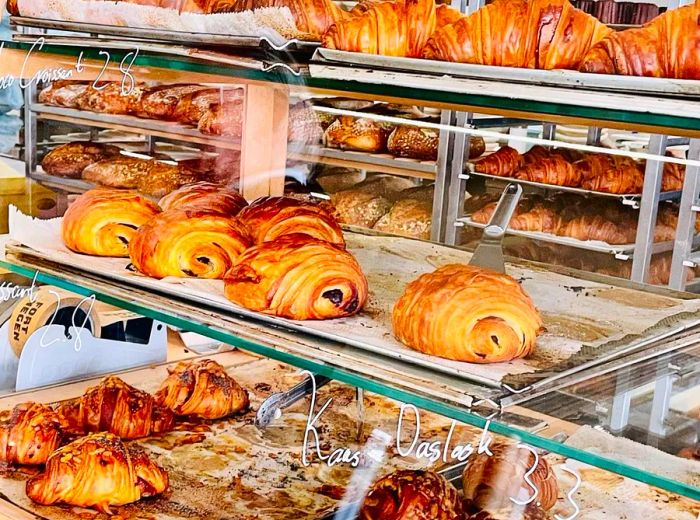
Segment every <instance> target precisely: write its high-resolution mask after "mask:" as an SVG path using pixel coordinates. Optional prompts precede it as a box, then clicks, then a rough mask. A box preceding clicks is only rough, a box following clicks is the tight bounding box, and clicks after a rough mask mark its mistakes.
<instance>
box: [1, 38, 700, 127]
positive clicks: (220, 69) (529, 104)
mask: <svg viewBox="0 0 700 520" xmlns="http://www.w3.org/2000/svg"><path fill="white" fill-rule="evenodd" d="M5 46H6V47H8V48H17V49H25V50H26V49H29V48H31V45H30V44H28V43H23V42H5ZM48 47H50V48H51V52H52V53H55V54H61V55H68V56H77V55H78V54H79V53H80V52H84V54H85V56H86V57H90V58H95V59H103V58H101V57H100V56H99V55H98V50H96V49H93V48H87V47H77V46H76V47H73V46H65V45H48V44H47V45H46V46H45V47H44V48H45V49H46V48H48ZM109 52H110V54H111V55H112V61H113V62H116V63H119V62H121V60H122V59H123V57H124V56H125V55H126V54H127V53H128V52H130V51H129V50H119V49H109ZM135 65H138V66H145V67H147V66H153V67H158V68H165V69H170V70H180V71H187V72H200V73H205V74H219V75H224V76H230V77H236V78H242V79H248V80H257V81H266V82H275V83H281V84H288V85H298V86H307V87H310V88H319V89H329V90H337V91H343V92H347V93H362V94H371V95H376V96H378V97H382V96H398V97H402V98H407V99H412V100H415V101H432V102H440V103H449V104H454V105H466V106H469V107H480V108H485V109H496V110H499V109H500V110H515V111H519V112H528V113H532V114H539V115H545V116H547V115H550V116H566V117H576V118H583V119H589V120H592V121H612V122H617V123H627V124H639V125H645V126H658V127H662V128H675V129H678V130H700V121H698V120H697V119H694V118H688V117H681V116H671V115H659V114H644V113H640V112H627V111H624V110H607V109H600V108H592V107H578V106H573V105H564V104H559V103H548V102H544V101H530V100H519V99H508V98H501V97H495V96H489V95H484V94H482V95H476V94H460V93H457V92H444V91H436V90H426V89H420V88H413V87H401V88H398V87H395V86H387V85H378V84H371V83H361V82H357V81H349V80H348V81H340V80H329V79H321V78H314V77H311V76H309V75H302V76H299V77H298V76H295V75H293V74H291V73H289V72H287V71H283V70H282V69H275V70H273V71H269V72H263V71H259V70H253V69H245V68H237V67H233V66H231V67H226V66H217V65H211V64H207V63H206V62H202V61H199V60H196V59H192V58H185V57H182V56H173V55H161V54H156V53H143V54H140V55H139V57H138V58H137V60H136V61H135Z"/></svg>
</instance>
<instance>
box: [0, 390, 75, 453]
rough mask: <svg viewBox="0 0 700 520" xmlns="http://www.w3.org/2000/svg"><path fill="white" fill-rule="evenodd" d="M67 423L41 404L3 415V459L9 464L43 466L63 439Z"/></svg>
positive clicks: (0, 417)
mask: <svg viewBox="0 0 700 520" xmlns="http://www.w3.org/2000/svg"><path fill="white" fill-rule="evenodd" d="M67 429H68V422H67V421H66V419H65V418H64V417H63V416H62V415H60V414H59V413H56V412H55V411H53V410H52V409H51V407H49V406H46V405H43V404H39V403H22V404H18V405H17V406H15V407H14V408H13V409H12V410H11V411H10V410H7V411H5V412H3V413H2V414H1V415H0V460H2V461H3V462H7V463H10V464H25V465H38V464H44V463H45V462H46V460H47V459H48V458H49V455H51V453H52V452H53V451H54V450H56V449H57V448H58V447H59V446H60V445H61V441H62V440H63V439H64V435H65V432H66V430H67Z"/></svg>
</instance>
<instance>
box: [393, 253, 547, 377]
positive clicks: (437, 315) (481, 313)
mask: <svg viewBox="0 0 700 520" xmlns="http://www.w3.org/2000/svg"><path fill="white" fill-rule="evenodd" d="M392 322H393V329H394V335H395V336H396V337H397V339H398V340H399V341H401V342H402V343H404V344H405V345H408V346H409V347H411V348H414V349H416V350H418V351H420V352H424V353H426V354H430V355H433V356H440V357H444V358H447V359H454V360H457V361H467V362H469V363H497V362H502V361H510V360H511V359H516V358H521V357H524V356H527V355H528V354H529V353H530V351H531V350H532V349H533V347H534V346H535V340H536V338H537V335H538V334H539V333H540V332H541V331H542V328H543V327H542V318H541V317H540V314H539V312H538V311H537V309H536V308H535V306H534V304H533V303H532V300H530V297H529V296H528V295H527V294H525V291H523V289H522V287H520V284H519V283H518V282H517V281H515V280H514V279H513V278H511V277H510V276H507V275H504V274H499V273H496V272H494V271H490V270H488V269H481V268H478V267H473V266H469V265H461V264H450V265H445V266H443V267H441V268H439V269H437V270H436V271H434V272H432V273H426V274H424V275H422V276H420V277H419V278H417V279H416V280H414V281H412V282H411V283H409V284H408V285H407V286H406V289H405V291H404V293H403V295H401V297H400V298H399V300H398V301H397V302H396V305H395V306H394V310H393V314H392Z"/></svg>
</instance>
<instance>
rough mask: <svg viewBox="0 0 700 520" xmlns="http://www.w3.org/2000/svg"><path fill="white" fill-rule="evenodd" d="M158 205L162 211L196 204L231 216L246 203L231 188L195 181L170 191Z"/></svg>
mask: <svg viewBox="0 0 700 520" xmlns="http://www.w3.org/2000/svg"><path fill="white" fill-rule="evenodd" d="M158 205H159V206H160V207H161V209H163V210H164V211H167V210H169V209H174V208H186V207H193V206H198V207H202V208H206V209H209V210H213V211H219V212H221V213H222V214H224V215H232V216H233V215H237V214H238V213H239V212H240V211H241V210H242V209H243V208H245V207H246V206H247V205H248V203H247V202H246V200H245V199H244V198H243V195H241V194H240V193H238V192H237V191H236V190H234V189H232V188H227V187H225V186H221V185H220V184H214V183H211V182H197V183H195V184H189V185H187V186H183V187H182V188H180V189H177V190H175V191H172V192H170V193H169V194H167V195H166V196H165V197H163V198H162V199H160V201H159V202H158Z"/></svg>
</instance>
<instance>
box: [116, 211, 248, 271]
mask: <svg viewBox="0 0 700 520" xmlns="http://www.w3.org/2000/svg"><path fill="white" fill-rule="evenodd" d="M251 244H252V239H251V238H250V235H249V234H248V230H247V229H246V228H245V226H244V225H243V224H241V223H240V222H239V221H238V220H237V219H236V217H232V216H229V215H222V214H221V213H220V212H218V211H214V210H208V209H204V208H201V207H186V208H183V209H171V210H169V211H165V212H163V213H161V214H160V215H158V216H157V217H155V218H153V219H151V220H150V221H148V222H147V223H146V224H145V225H143V226H141V227H140V228H139V230H138V232H137V233H136V235H135V236H134V238H133V240H132V241H131V243H130V244H129V257H130V258H131V263H132V264H133V265H134V267H135V268H136V269H137V270H138V271H140V272H141V273H143V274H145V275H146V276H151V277H153V278H165V277H166V276H178V277H181V278H183V277H187V276H191V277H195V278H221V277H223V275H224V274H225V273H226V271H228V269H229V268H230V267H231V265H233V261H234V259H235V258H236V257H237V256H238V255H240V254H241V253H242V252H243V251H245V250H246V249H247V248H248V247H249V246H250V245H251Z"/></svg>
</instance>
